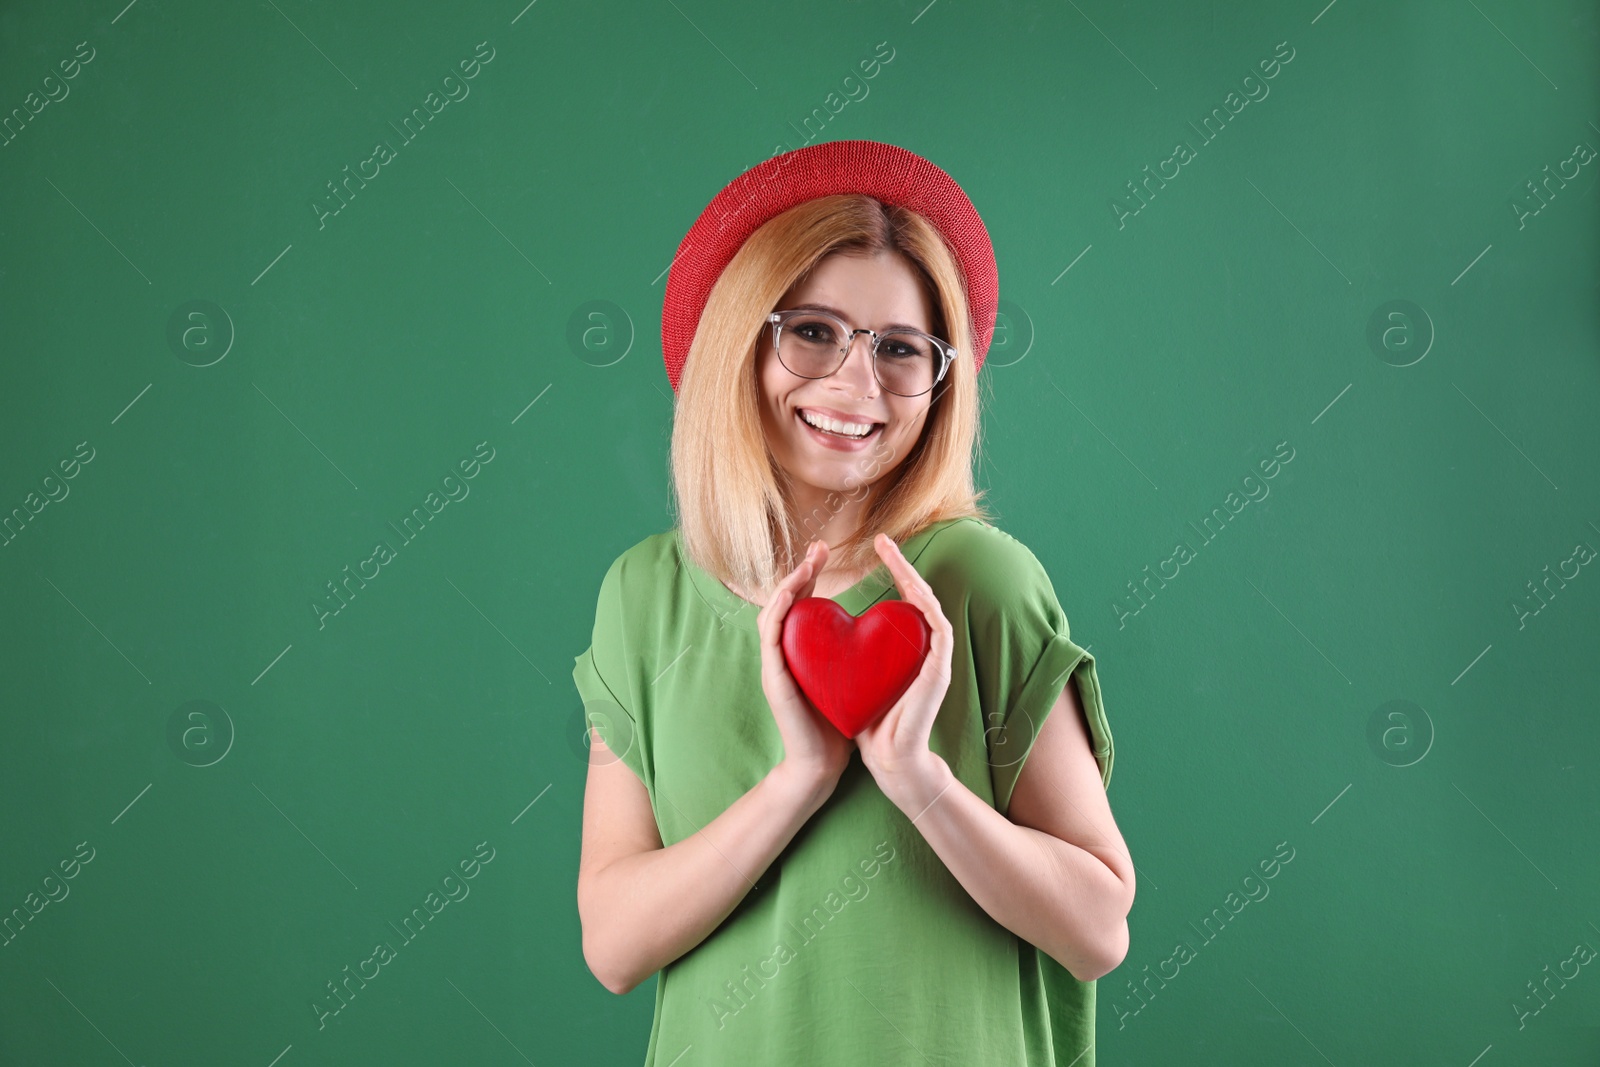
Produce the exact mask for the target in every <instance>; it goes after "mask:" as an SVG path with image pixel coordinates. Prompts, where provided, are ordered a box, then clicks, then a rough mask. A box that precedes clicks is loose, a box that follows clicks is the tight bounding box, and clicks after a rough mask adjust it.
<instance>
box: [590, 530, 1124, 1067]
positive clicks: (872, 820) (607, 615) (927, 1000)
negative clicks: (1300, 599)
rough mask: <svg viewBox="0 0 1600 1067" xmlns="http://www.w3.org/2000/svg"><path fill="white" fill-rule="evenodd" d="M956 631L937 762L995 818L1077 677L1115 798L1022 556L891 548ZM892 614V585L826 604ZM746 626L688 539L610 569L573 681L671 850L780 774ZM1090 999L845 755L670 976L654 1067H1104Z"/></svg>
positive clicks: (926, 533) (1072, 661)
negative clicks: (779, 846)
mask: <svg viewBox="0 0 1600 1067" xmlns="http://www.w3.org/2000/svg"><path fill="white" fill-rule="evenodd" d="M901 551H902V553H903V554H904V555H905V557H906V559H907V560H909V561H910V562H911V564H912V566H914V567H915V568H916V570H917V571H918V573H920V574H921V575H922V576H923V577H924V578H925V579H926V580H927V581H928V584H929V585H930V586H932V588H933V591H934V594H935V595H936V596H937V597H938V599H939V604H940V606H941V607H942V608H943V610H944V614H945V617H946V618H948V619H949V620H950V624H951V626H952V627H954V629H955V650H954V653H953V656H952V661H951V675H952V676H951V681H950V687H949V690H948V692H947V694H946V696H945V700H944V704H943V705H942V707H941V708H940V710H939V714H938V717H937V718H936V720H935V721H934V726H933V733H932V737H931V739H930V747H931V748H932V749H933V751H934V752H937V753H938V754H939V755H940V756H942V757H943V758H944V759H945V760H946V762H948V763H949V765H950V768H951V770H952V771H953V772H954V773H955V776H956V777H957V778H959V779H960V780H961V781H962V783H964V784H965V785H966V786H967V787H968V788H969V789H971V790H972V791H973V792H974V793H976V794H977V795H978V796H980V797H983V798H984V799H985V800H988V801H989V802H990V803H991V804H993V805H994V807H995V808H996V809H997V810H999V811H1000V812H1002V813H1004V812H1005V811H1006V808H1007V806H1008V804H1009V802H1010V799H1011V791H1012V788H1013V787H1014V786H1015V785H1016V782H1017V778H1018V775H1019V774H1020V773H1021V770H1022V764H1023V761H1024V760H1025V759H1026V757H1027V754H1028V750H1029V749H1030V748H1031V746H1032V744H1033V740H1034V737H1035V736H1036V735H1037V733H1038V730H1039V727H1040V726H1041V725H1042V724H1043V722H1044V718H1045V716H1046V715H1047V714H1048V713H1049V712H1050V710H1051V708H1052V707H1053V706H1054V704H1055V702H1056V698H1057V696H1059V695H1060V693H1061V690H1062V687H1063V686H1064V685H1065V683H1066V679H1067V678H1068V676H1069V675H1071V676H1075V677H1076V678H1077V683H1078V695H1079V699H1080V700H1081V702H1082V704H1083V708H1084V711H1085V712H1086V713H1087V721H1088V727H1089V732H1090V736H1091V738H1092V742H1093V748H1094V754H1095V758H1096V759H1097V760H1098V761H1099V764H1100V774H1101V780H1102V783H1106V784H1108V783H1109V782H1110V780H1111V764H1112V744H1111V731H1110V728H1109V726H1108V725H1107V722H1106V715H1105V709H1104V708H1103V707H1102V705H1101V701H1100V683H1099V680H1098V678H1097V677H1096V675H1095V663H1094V657H1093V656H1091V655H1089V653H1087V652H1085V651H1084V650H1083V649H1082V648H1080V647H1078V646H1077V645H1076V644H1074V643H1073V642H1072V640H1071V639H1070V638H1069V637H1068V630H1067V619H1066V615H1065V614H1064V613H1063V612H1062V609H1061V606H1060V604H1059V603H1058V602H1057V600H1056V595H1055V590H1054V588H1053V587H1052V586H1051V583H1050V578H1049V576H1048V575H1047V574H1046V573H1045V570H1044V568H1043V567H1042V566H1041V565H1040V563H1039V561H1038V559H1036V558H1035V557H1034V555H1033V553H1032V552H1030V551H1029V550H1028V548H1027V547H1026V546H1025V545H1023V544H1022V543H1021V542H1020V541H1017V540H1016V539H1015V538H1013V537H1012V536H1011V535H1010V534H1007V533H1005V532H1003V531H1002V530H1000V529H998V528H996V527H993V526H989V525H987V524H985V523H983V522H980V521H979V520H977V519H972V518H961V519H951V520H947V521H945V522H939V523H934V524H932V525H930V526H928V527H926V528H925V529H923V530H922V531H921V532H920V533H918V534H916V535H915V536H913V537H911V538H909V539H907V540H906V541H905V542H904V543H903V544H902V545H901ZM833 599H834V600H836V601H837V602H838V603H839V604H840V605H842V606H843V607H844V608H845V609H846V610H848V611H849V612H850V613H851V614H854V615H859V614H861V613H862V612H863V611H865V610H867V609H868V608H869V607H871V606H872V605H873V604H875V603H877V602H878V601H880V600H884V599H899V594H898V591H897V590H896V589H895V586H894V579H893V577H892V576H891V575H890V573H889V570H888V568H887V567H885V566H883V565H882V564H880V565H879V566H878V567H877V569H875V570H874V571H873V572H872V573H870V574H869V575H867V577H865V578H863V579H862V580H861V581H860V582H859V583H858V584H856V585H855V586H854V587H853V588H851V589H849V590H847V591H845V592H843V593H840V594H838V595H837V596H835V597H834V598H833ZM759 610H760V608H759V607H757V606H756V605H754V604H751V603H750V602H748V601H746V600H744V599H742V598H740V597H738V596H736V595H735V594H734V593H733V592H732V591H731V590H729V589H728V588H727V587H726V586H724V585H723V584H722V583H721V582H719V581H718V580H717V579H716V578H715V577H714V576H712V575H711V574H709V573H707V572H706V571H704V570H702V569H701V568H699V567H698V566H696V565H695V564H694V563H693V562H692V561H691V560H690V559H689V558H688V555H687V553H686V552H685V551H684V548H683V543H682V538H681V535H680V533H679V531H678V530H676V529H673V530H668V531H666V532H663V533H658V534H655V535H654V536H652V537H648V538H646V539H644V540H643V541H641V542H639V543H638V544H637V545H634V546H633V547H632V548H630V549H628V550H627V551H626V552H624V553H623V554H622V555H621V556H619V557H617V559H616V561H615V562H614V563H612V565H611V567H610V569H609V570H608V571H607V572H606V575H605V578H604V580H603V581H602V582H601V585H600V594H599V600H598V603H597V605H596V609H595V623H594V635H593V640H592V644H591V645H590V647H589V648H588V649H586V650H585V651H584V653H583V654H582V655H580V656H578V657H577V659H576V661H575V664H574V667H573V672H572V677H573V681H574V682H575V683H576V684H577V687H578V692H579V694H580V695H581V696H582V698H583V701H584V705H585V710H586V712H587V713H588V716H589V720H590V722H592V723H593V724H594V725H595V726H597V727H598V728H599V730H600V734H601V737H602V738H603V739H604V740H605V742H606V745H607V747H608V748H610V749H611V750H612V751H613V752H614V753H616V754H617V756H618V758H620V759H621V760H622V762H623V763H625V764H626V765H627V766H628V767H629V768H631V769H632V770H633V772H634V773H635V774H637V775H638V776H639V778H640V780H641V781H643V783H644V785H645V788H646V790H647V791H648V792H649V795H650V804H651V807H652V809H653V810H654V812H655V819H656V826H657V828H658V829H659V831H660V834H661V840H662V843H663V844H665V845H671V844H673V843H675V842H677V841H681V840H682V839H684V838H685V837H688V836H689V835H691V834H693V833H695V832H696V831H697V830H698V829H699V828H701V827H703V826H705V825H706V824H707V823H709V822H711V820H712V819H714V818H716V817H717V816H718V815H720V814H721V813H722V812H723V811H725V810H726V809H727V808H728V806H729V805H730V804H732V803H733V802H734V801H735V800H737V799H738V798H739V797H741V796H743V795H744V794H745V793H746V792H748V791H749V790H750V789H751V788H752V787H753V786H755V784H756V783H757V782H759V781H760V780H761V779H762V778H763V777H764V776H765V775H766V774H767V772H768V771H770V770H771V769H772V767H773V766H774V765H775V764H777V762H778V760H779V759H780V758H781V757H782V755H783V742H782V738H781V737H780V735H779V733H778V729H777V725H776V723H775V722H774V721H773V718H772V712H771V710H770V709H769V708H768V707H767V701H766V697H765V695H764V694H763V692H762V689H761V654H760V645H759V642H758V637H759V635H758V633H757V631H756V614H757V612H758V611H759ZM1094 1009H1095V983H1094V982H1080V981H1078V980H1077V979H1075V978H1073V977H1072V975H1071V974H1070V973H1069V972H1068V971H1067V970H1066V969H1065V968H1064V967H1062V966H1061V965H1060V964H1059V963H1057V962H1056V961H1055V960H1054V959H1052V958H1051V957H1049V956H1047V955H1045V954H1044V953H1043V952H1041V951H1038V950H1037V949H1035V948H1034V946H1032V945H1031V944H1029V943H1027V942H1026V941H1023V940H1021V939H1020V938H1018V937H1017V936H1016V935H1015V934H1013V933H1011V932H1010V931H1009V930H1007V929H1006V928H1005V927H1003V926H1001V925H1000V924H999V923H997V922H995V921H994V920H993V919H992V918H990V917H989V915H988V913H987V912H985V911H984V910H983V909H982V908H980V907H979V906H978V904H977V903H976V902H975V901H974V900H973V899H972V897H971V896H970V895H969V894H968V893H967V891H966V889H965V888H963V887H962V885H961V883H960V882H958V881H957V880H956V878H955V876H954V875H952V874H951V873H950V872H949V870H948V869H947V868H946V867H945V865H944V862H943V861H942V860H941V859H940V858H939V856H938V854H937V853H935V852H934V851H933V849H932V848H930V847H929V846H928V844H927V842H926V841H924V840H923V838H922V835H921V834H920V833H919V832H918V831H917V829H916V828H915V827H914V826H912V824H911V820H910V818H909V817H908V816H906V815H905V814H904V813H903V812H901V811H900V810H899V809H898V808H896V807H895V806H894V805H893V804H892V803H891V802H890V801H889V799H888V798H887V797H885V796H884V795H883V792H882V791H881V790H880V789H879V788H878V786H877V783H876V782H875V781H874V780H873V778H872V775H871V773H870V772H868V771H867V769H866V768H865V766H864V765H863V764H862V762H861V754H860V752H859V751H858V752H856V753H854V754H853V755H852V756H851V759H850V763H849V765H848V766H847V767H846V768H845V770H844V772H843V774H842V775H841V776H840V779H839V783H838V786H837V788H835V790H834V792H833V794H832V795H831V796H830V797H829V798H828V800H827V801H826V802H825V803H824V804H823V806H822V807H821V808H819V809H818V810H817V812H816V813H815V814H814V815H813V816H812V817H811V819H810V820H809V821H808V822H807V823H806V824H805V825H804V826H803V827H802V828H801V829H800V831H799V832H798V833H797V834H796V835H795V837H794V838H793V839H792V840H791V841H790V842H789V844H788V846H787V847H785V848H784V850H783V851H782V852H781V853H780V854H779V855H778V857H777V859H775V860H774V861H773V863H772V865H771V866H770V867H769V868H768V869H767V870H766V872H765V873H763V874H762V875H761V877H760V878H759V879H758V880H757V882H756V884H755V888H753V889H751V890H750V891H749V893H747V894H746V895H745V897H744V899H743V900H741V901H740V903H739V904H738V906H737V907H736V908H735V909H734V911H733V912H732V913H731V914H730V915H729V916H728V917H727V918H726V919H725V920H723V922H722V924H721V925H720V926H719V927H717V929H716V930H715V931H713V932H712V933H711V934H710V936H708V937H707V938H706V939H705V940H704V941H702V942H701V943H700V944H698V945H696V946H695V947H694V948H692V949H690V950H689V951H688V952H686V953H684V955H682V956H680V957H679V958H678V959H676V960H674V961H672V962H671V963H669V964H668V965H667V966H666V967H664V968H663V969H662V970H661V972H660V973H659V975H658V981H657V985H656V1000H655V1018H654V1022H653V1024H652V1026H651V1031H650V1045H649V1049H648V1051H647V1052H646V1054H645V1067H669V1065H670V1067H709V1065H720V1064H732V1065H738V1067H746V1065H750V1064H761V1065H765V1067H787V1065H800V1064H828V1065H829V1067H849V1065H854V1064H862V1065H871V1067H894V1065H898V1064H906V1065H912V1064H916V1065H926V1064H936V1065H941V1067H942V1065H945V1064H949V1065H952V1067H956V1065H959V1067H982V1065H986V1064H994V1065H996V1067H1000V1065H1004V1067H1018V1065H1026V1067H1044V1065H1053V1064H1054V1065H1059V1067H1068V1065H1069V1064H1070V1065H1071V1067H1093V1064H1094V1049H1093V1046H1094Z"/></svg>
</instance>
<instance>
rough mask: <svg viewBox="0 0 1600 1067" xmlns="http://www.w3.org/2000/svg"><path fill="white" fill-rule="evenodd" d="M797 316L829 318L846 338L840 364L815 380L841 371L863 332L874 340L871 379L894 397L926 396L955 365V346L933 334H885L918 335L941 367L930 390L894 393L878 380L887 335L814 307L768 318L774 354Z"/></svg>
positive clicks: (785, 367)
mask: <svg viewBox="0 0 1600 1067" xmlns="http://www.w3.org/2000/svg"><path fill="white" fill-rule="evenodd" d="M797 315H809V316H813V317H815V318H820V319H828V320H830V321H832V322H835V323H837V324H838V326H839V336H841V337H843V338H844V339H845V340H844V344H843V345H842V346H841V347H840V349H839V362H838V363H837V364H835V365H834V368H833V369H832V370H830V371H829V372H828V373H827V374H820V375H817V377H816V378H813V379H812V381H817V380H819V379H821V378H827V377H830V376H832V375H834V374H837V373H839V368H840V367H842V366H844V361H845V360H846V359H848V358H849V356H850V346H851V345H853V344H855V341H856V334H858V333H864V334H866V335H867V336H869V337H871V338H872V376H873V377H874V378H876V379H877V381H878V384H879V385H882V386H883V388H884V389H886V390H888V391H889V392H891V393H894V395H895V396H923V395H925V394H927V393H929V392H931V391H932V389H933V386H935V385H938V384H939V383H940V382H942V381H944V376H945V373H946V372H947V371H949V369H950V364H951V363H953V362H954V361H955V358H956V349H955V346H954V345H952V344H950V343H949V342H947V341H942V340H940V339H939V338H937V337H935V336H933V335H932V334H930V333H923V332H922V331H921V330H888V331H885V333H890V334H898V333H910V334H915V335H917V336H918V337H925V338H927V339H928V340H929V341H931V342H933V348H934V351H935V352H937V353H938V354H939V367H938V369H937V370H936V371H935V372H934V375H933V384H932V385H930V386H928V388H927V389H924V390H922V392H920V393H895V391H894V390H893V389H890V388H889V387H888V386H887V385H884V384H883V379H882V378H880V377H878V342H879V341H880V340H881V339H882V338H883V337H884V334H881V333H879V332H878V331H876V330H869V329H866V328H865V327H862V328H860V329H852V328H851V327H850V324H849V323H847V322H845V321H844V320H843V319H841V318H839V316H837V315H832V314H829V313H828V312H826V311H816V310H814V309H812V308H795V309H793V310H790V311H774V312H773V313H772V314H771V315H769V316H767V321H768V322H770V323H772V348H773V351H774V352H781V351H782V349H781V348H780V347H779V344H778V343H779V341H780V339H781V338H782V337H783V328H784V326H786V325H787V324H788V322H789V320H790V319H792V318H794V317H795V316H797ZM784 369H785V370H789V366H788V364H784ZM789 373H790V374H795V373H796V372H795V371H793V370H789ZM797 377H801V378H804V377H806V375H803V374H799V375H797Z"/></svg>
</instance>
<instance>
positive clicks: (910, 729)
mask: <svg viewBox="0 0 1600 1067" xmlns="http://www.w3.org/2000/svg"><path fill="white" fill-rule="evenodd" d="M873 547H874V548H876V549H877V550H878V555H879V556H881V557H882V558H883V562H884V563H885V564H886V565H887V566H888V568H889V573H890V574H892V575H893V576H894V580H895V586H896V588H897V589H898V590H899V592H900V599H901V600H904V601H905V602H906V603H908V604H910V605H912V606H913V607H916V608H920V609H921V610H922V615H923V618H925V619H926V620H927V622H928V629H929V630H931V631H932V643H931V645H930V647H929V649H928V654H927V655H926V656H925V657H923V660H922V670H921V671H920V672H918V674H917V677H916V678H915V679H914V680H913V681H912V683H911V685H910V687H909V688H907V689H906V691H905V692H904V693H902V694H901V695H900V699H899V700H897V701H895V703H894V705H893V706H892V707H891V708H890V709H889V710H888V711H886V712H885V713H884V714H883V717H882V718H881V719H879V720H878V721H877V722H875V723H873V724H872V725H871V726H868V727H867V728H865V729H864V730H862V731H861V732H860V733H859V734H857V735H856V738H855V741H856V746H857V747H858V748H860V749H861V762H862V763H863V764H864V765H865V766H866V768H867V770H869V771H871V772H872V777H873V778H874V779H876V780H877V782H878V787H879V788H880V789H882V790H883V792H884V795H886V796H887V797H889V799H890V800H893V801H895V803H896V804H901V805H902V806H903V803H902V801H904V802H907V803H909V802H911V801H913V800H914V799H916V798H920V797H921V796H922V794H924V793H926V792H927V791H928V789H929V787H932V786H940V787H942V782H943V777H942V776H943V775H944V774H947V773H948V770H947V768H946V767H945V765H944V760H943V759H942V758H941V757H939V756H938V755H936V754H935V753H934V752H933V751H932V750H931V749H930V748H929V747H928V738H929V736H930V735H931V734H932V733H933V720H934V719H935V718H936V717H937V716H938V714H939V707H940V705H941V704H943V703H944V696H945V692H946V691H947V690H948V689H949V688H950V657H951V652H952V649H953V648H954V647H955V637H954V630H953V629H952V627H951V626H950V620H949V619H946V618H945V617H944V611H943V609H941V608H940V607H939V600H938V598H937V597H935V596H934V595H933V587H932V586H930V585H928V583H927V581H926V580H924V579H923V577H922V575H920V574H918V573H917V571H916V568H914V567H912V566H911V564H910V563H909V562H907V560H906V557H905V556H904V555H902V554H901V552H900V546H899V545H897V544H895V543H894V540H893V539H892V538H891V537H889V536H888V535H887V534H881V533H880V534H879V535H878V536H877V537H876V538H874V539H873ZM924 802H926V801H924Z"/></svg>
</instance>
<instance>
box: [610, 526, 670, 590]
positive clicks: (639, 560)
mask: <svg viewBox="0 0 1600 1067" xmlns="http://www.w3.org/2000/svg"><path fill="white" fill-rule="evenodd" d="M676 535H677V530H675V529H673V530H663V531H661V532H660V533H655V534H651V535H650V536H649V537H646V538H645V539H644V540H642V541H639V542H638V543H636V544H634V545H632V546H630V547H629V548H626V549H624V550H623V551H622V552H621V553H620V554H618V556H617V557H616V558H615V559H613V560H612V561H611V566H610V567H608V568H606V576H605V580H606V581H607V582H623V581H626V582H628V583H638V582H641V581H644V580H646V579H648V578H649V577H650V576H651V575H654V574H656V573H658V572H660V571H662V570H663V569H665V570H671V569H672V568H673V566H674V565H675V562H676V559H677V549H676V544H675V541H676Z"/></svg>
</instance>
